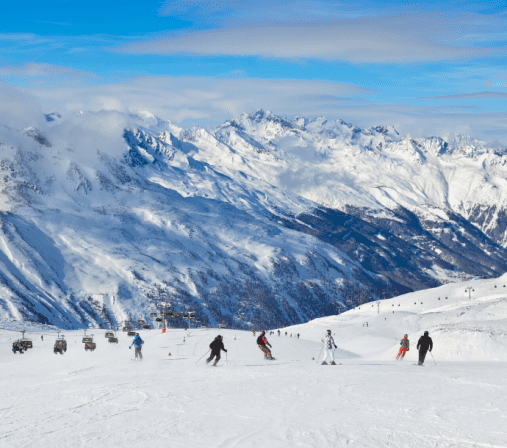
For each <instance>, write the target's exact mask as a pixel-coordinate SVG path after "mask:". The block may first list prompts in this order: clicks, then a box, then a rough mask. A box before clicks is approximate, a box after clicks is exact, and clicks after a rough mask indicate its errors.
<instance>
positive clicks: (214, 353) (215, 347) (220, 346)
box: [206, 335, 227, 366]
mask: <svg viewBox="0 0 507 448" xmlns="http://www.w3.org/2000/svg"><path fill="white" fill-rule="evenodd" d="M209 348H210V349H211V355H210V357H209V358H208V359H207V360H206V364H209V363H210V362H211V361H213V358H215V362H214V363H213V365H214V366H216V365H217V363H218V361H220V351H221V350H223V351H224V352H225V353H227V350H226V349H225V347H224V343H223V341H222V336H220V335H218V336H217V337H216V338H215V340H214V341H213V342H212V343H211V344H210V345H209Z"/></svg>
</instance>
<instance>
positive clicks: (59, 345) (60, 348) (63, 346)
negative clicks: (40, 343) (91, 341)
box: [53, 336, 67, 354]
mask: <svg viewBox="0 0 507 448" xmlns="http://www.w3.org/2000/svg"><path fill="white" fill-rule="evenodd" d="M66 351H67V341H66V340H65V339H63V336H62V337H61V339H57V340H56V341H55V346H54V347H53V352H54V353H55V354H56V353H60V354H61V352H66Z"/></svg>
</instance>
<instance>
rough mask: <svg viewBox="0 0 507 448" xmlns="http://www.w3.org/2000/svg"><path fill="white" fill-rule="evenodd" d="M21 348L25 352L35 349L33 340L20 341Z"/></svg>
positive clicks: (24, 339)
mask: <svg viewBox="0 0 507 448" xmlns="http://www.w3.org/2000/svg"><path fill="white" fill-rule="evenodd" d="M20 344H21V346H22V347H23V350H28V349H29V348H33V344H32V341H31V339H26V338H23V339H21V341H20Z"/></svg>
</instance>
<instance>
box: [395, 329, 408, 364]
mask: <svg viewBox="0 0 507 448" xmlns="http://www.w3.org/2000/svg"><path fill="white" fill-rule="evenodd" d="M400 345H401V347H400V351H399V352H398V356H397V357H396V359H403V358H404V357H405V354H406V353H407V352H408V351H409V350H410V341H409V340H408V334H406V335H405V336H403V339H402V340H401V342H400Z"/></svg>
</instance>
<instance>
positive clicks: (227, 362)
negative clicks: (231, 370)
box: [225, 352, 229, 365]
mask: <svg viewBox="0 0 507 448" xmlns="http://www.w3.org/2000/svg"><path fill="white" fill-rule="evenodd" d="M225 363H226V364H227V365H229V361H227V352H225Z"/></svg>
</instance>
